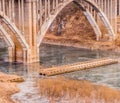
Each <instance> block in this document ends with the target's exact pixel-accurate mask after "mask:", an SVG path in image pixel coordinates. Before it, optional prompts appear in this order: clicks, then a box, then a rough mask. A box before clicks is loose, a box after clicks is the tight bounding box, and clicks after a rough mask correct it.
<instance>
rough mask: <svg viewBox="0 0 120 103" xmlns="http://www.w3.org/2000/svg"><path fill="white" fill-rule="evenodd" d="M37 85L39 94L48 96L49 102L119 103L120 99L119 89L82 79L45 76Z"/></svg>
mask: <svg viewBox="0 0 120 103" xmlns="http://www.w3.org/2000/svg"><path fill="white" fill-rule="evenodd" d="M46 84H47V85H46ZM37 86H38V87H39V92H40V95H41V96H46V97H48V99H49V101H50V103H119V101H120V91H118V90H115V89H111V88H109V87H107V86H100V85H96V84H93V83H91V82H89V81H84V80H80V81H77V80H71V79H65V78H64V77H57V78H46V79H39V80H38V81H37Z"/></svg>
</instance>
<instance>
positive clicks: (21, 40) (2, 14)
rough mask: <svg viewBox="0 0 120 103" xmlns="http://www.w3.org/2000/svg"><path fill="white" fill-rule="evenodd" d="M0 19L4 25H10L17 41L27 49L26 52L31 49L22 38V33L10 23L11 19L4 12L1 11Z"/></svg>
mask: <svg viewBox="0 0 120 103" xmlns="http://www.w3.org/2000/svg"><path fill="white" fill-rule="evenodd" d="M0 18H1V19H2V20H3V22H4V23H6V24H7V25H8V27H9V28H10V29H11V30H12V31H13V32H14V34H15V37H16V39H17V40H18V41H19V42H20V43H21V46H22V47H23V48H25V49H26V50H28V49H29V46H28V44H27V42H26V40H25V39H24V37H23V36H22V34H21V32H20V31H19V30H18V29H17V27H16V26H15V24H14V23H12V22H11V21H10V19H9V18H8V17H7V16H6V15H5V14H4V13H3V12H2V11H0Z"/></svg>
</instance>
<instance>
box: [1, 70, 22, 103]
mask: <svg viewBox="0 0 120 103" xmlns="http://www.w3.org/2000/svg"><path fill="white" fill-rule="evenodd" d="M23 80H24V79H22V78H21V77H19V76H17V75H8V74H4V73H1V72H0V103H13V101H12V100H11V99H10V96H11V95H12V94H14V93H16V92H19V89H18V87H17V83H16V82H22V81H23Z"/></svg>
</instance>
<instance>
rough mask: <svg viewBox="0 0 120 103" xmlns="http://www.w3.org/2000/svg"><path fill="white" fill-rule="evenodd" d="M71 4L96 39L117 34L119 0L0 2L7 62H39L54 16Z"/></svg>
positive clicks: (28, 0)
mask: <svg viewBox="0 0 120 103" xmlns="http://www.w3.org/2000/svg"><path fill="white" fill-rule="evenodd" d="M71 2H74V3H75V4H76V5H78V6H79V8H80V9H81V10H82V11H83V13H84V15H85V16H86V18H87V19H88V21H89V22H90V24H91V26H92V28H93V30H94V32H95V34H96V40H101V39H102V38H101V37H102V36H103V35H107V36H108V37H109V39H110V40H115V38H116V37H117V36H118V33H119V28H120V25H119V18H120V17H119V15H120V0H0V35H1V36H2V38H3V39H4V40H5V41H6V43H7V44H8V51H9V58H10V59H9V61H11V62H13V61H18V62H24V63H32V62H38V61H39V46H40V44H41V42H42V40H43V38H44V36H45V34H46V32H47V30H48V29H49V27H50V25H51V24H52V22H53V21H54V19H55V18H56V17H57V15H58V14H59V13H60V12H61V11H62V10H63V9H64V8H65V7H66V6H67V5H69V4H70V3H71Z"/></svg>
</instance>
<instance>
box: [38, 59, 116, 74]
mask: <svg viewBox="0 0 120 103" xmlns="http://www.w3.org/2000/svg"><path fill="white" fill-rule="evenodd" d="M115 63H118V60H117V59H111V58H101V59H94V60H90V61H85V62H78V63H73V64H68V65H63V66H58V67H52V68H47V69H40V72H39V74H40V75H44V76H53V75H58V74H64V73H69V72H74V71H79V70H85V69H90V68H95V67H100V66H104V65H109V64H115Z"/></svg>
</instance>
